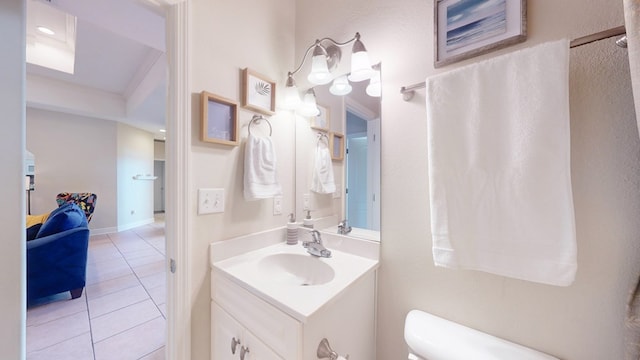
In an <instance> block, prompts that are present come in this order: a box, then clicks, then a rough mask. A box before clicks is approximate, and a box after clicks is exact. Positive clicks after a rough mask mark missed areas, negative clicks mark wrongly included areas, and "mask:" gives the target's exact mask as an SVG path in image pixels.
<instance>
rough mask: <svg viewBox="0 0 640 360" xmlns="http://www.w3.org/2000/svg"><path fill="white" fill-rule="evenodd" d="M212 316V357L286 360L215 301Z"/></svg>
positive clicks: (212, 305)
mask: <svg viewBox="0 0 640 360" xmlns="http://www.w3.org/2000/svg"><path fill="white" fill-rule="evenodd" d="M211 317H212V319H215V321H214V322H213V329H212V330H213V331H212V339H211V358H212V359H240V360H284V359H283V358H281V357H280V356H278V355H277V354H276V353H275V352H273V351H272V350H271V349H270V348H269V347H268V346H267V345H265V344H264V343H262V342H261V341H260V340H258V338H257V337H255V336H254V335H253V334H252V333H251V332H250V331H249V330H247V329H246V328H244V327H243V326H242V325H241V324H240V323H239V322H237V321H236V319H234V318H233V317H231V315H229V314H228V313H227V312H226V311H224V310H223V309H222V308H221V307H220V306H218V305H217V304H216V303H214V302H211Z"/></svg>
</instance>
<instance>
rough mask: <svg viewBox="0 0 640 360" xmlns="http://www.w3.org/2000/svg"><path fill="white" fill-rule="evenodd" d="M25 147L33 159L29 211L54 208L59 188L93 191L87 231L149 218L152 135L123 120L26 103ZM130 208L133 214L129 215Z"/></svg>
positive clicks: (120, 227) (111, 228)
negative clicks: (146, 177)
mask: <svg viewBox="0 0 640 360" xmlns="http://www.w3.org/2000/svg"><path fill="white" fill-rule="evenodd" d="M26 118H27V149H29V151H31V152H32V153H33V154H34V156H35V158H36V177H35V191H33V192H32V193H31V213H32V214H41V213H45V212H49V211H51V210H53V209H55V208H56V207H57V204H56V202H55V198H56V195H57V194H58V193H60V192H65V191H68V192H93V193H95V194H97V195H98V200H97V202H96V209H95V212H94V215H93V219H92V220H91V223H90V224H89V226H90V228H91V230H92V233H93V234H99V233H108V232H116V231H122V230H126V229H130V228H132V227H135V226H139V225H143V224H147V223H149V222H152V221H153V182H152V181H148V180H133V176H134V175H137V174H143V175H146V174H153V157H154V142H153V135H152V134H151V133H149V132H146V131H143V130H139V129H137V128H134V127H131V126H129V125H126V124H122V123H118V122H116V121H111V120H101V119H96V118H88V117H84V116H78V115H71V114H64V113H59V112H55V111H48V110H40V109H34V108H27V115H26ZM131 211H133V212H134V213H133V214H131Z"/></svg>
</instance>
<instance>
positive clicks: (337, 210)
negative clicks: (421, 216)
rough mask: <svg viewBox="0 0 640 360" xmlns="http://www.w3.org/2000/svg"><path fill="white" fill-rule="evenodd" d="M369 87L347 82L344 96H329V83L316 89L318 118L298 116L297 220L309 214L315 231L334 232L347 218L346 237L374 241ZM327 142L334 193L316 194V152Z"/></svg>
mask: <svg viewBox="0 0 640 360" xmlns="http://www.w3.org/2000/svg"><path fill="white" fill-rule="evenodd" d="M377 68H378V69H379V68H380V66H379V65H377ZM368 84H369V81H361V82H352V83H351V85H352V91H351V93H349V94H348V95H345V96H336V95H333V94H331V93H330V92H329V86H330V85H331V84H328V85H321V86H315V87H314V91H315V94H316V99H317V103H318V105H319V109H320V110H321V114H320V116H319V118H301V117H298V118H297V120H296V121H297V123H296V217H297V220H298V221H299V222H302V220H303V218H304V217H306V216H307V210H310V213H311V217H312V218H313V220H314V226H315V228H316V229H319V230H325V231H330V232H338V224H339V223H340V222H342V221H344V220H346V223H347V225H348V226H349V227H351V231H350V232H349V233H348V235H350V236H354V237H359V238H365V239H369V240H379V239H380V142H381V136H380V122H381V116H380V115H381V112H380V97H375V96H370V95H368V94H367V93H366V87H367V85H368ZM325 135H326V137H325ZM324 141H327V143H324V144H323V143H322V142H324ZM340 142H342V145H343V146H339V144H340ZM327 144H329V146H330V147H331V151H332V155H335V156H334V159H333V161H332V165H333V175H334V181H335V184H336V191H335V192H334V193H332V194H318V193H315V192H313V191H311V182H312V177H313V172H314V166H315V157H316V149H317V147H318V146H326V145H327ZM331 145H335V146H331ZM338 152H339V153H340V154H338ZM338 155H340V156H338Z"/></svg>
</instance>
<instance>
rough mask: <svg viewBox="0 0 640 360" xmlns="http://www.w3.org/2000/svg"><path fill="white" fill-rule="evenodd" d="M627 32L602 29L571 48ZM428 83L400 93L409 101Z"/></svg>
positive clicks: (620, 29) (572, 44) (578, 40)
mask: <svg viewBox="0 0 640 360" xmlns="http://www.w3.org/2000/svg"><path fill="white" fill-rule="evenodd" d="M624 34H626V31H625V28H624V25H621V26H617V27H614V28H612V29H608V30H604V31H600V32H597V33H594V34H591V35H587V36H583V37H579V38H577V39H574V40H571V42H570V43H569V48H571V49H573V48H575V47H578V46H582V45H586V44H590V43H592V42H595V41H599V40H604V39H608V38H611V37H614V36H620V35H624ZM426 85H427V84H426V83H425V82H424V81H423V82H421V83H417V84H413V85H409V86H403V87H401V88H400V93H401V94H402V98H403V99H404V101H409V100H411V99H413V95H415V92H416V90H419V89H424V88H425V86H426Z"/></svg>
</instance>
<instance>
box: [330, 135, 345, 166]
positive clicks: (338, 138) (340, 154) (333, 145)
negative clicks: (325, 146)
mask: <svg viewBox="0 0 640 360" xmlns="http://www.w3.org/2000/svg"><path fill="white" fill-rule="evenodd" d="M329 145H330V150H329V151H331V159H333V160H343V159H344V135H342V134H339V133H333V132H332V133H331V137H330V138H329Z"/></svg>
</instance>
